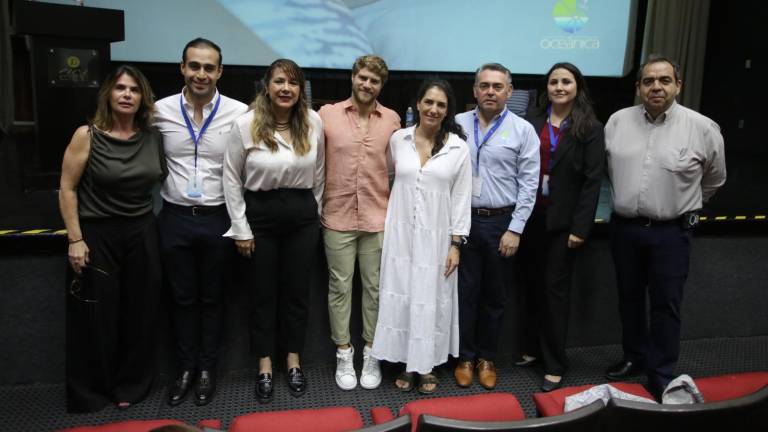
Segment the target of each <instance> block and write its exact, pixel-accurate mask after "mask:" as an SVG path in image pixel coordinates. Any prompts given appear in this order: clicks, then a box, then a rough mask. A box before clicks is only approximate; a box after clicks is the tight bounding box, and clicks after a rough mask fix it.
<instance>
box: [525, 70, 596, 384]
mask: <svg viewBox="0 0 768 432" xmlns="http://www.w3.org/2000/svg"><path fill="white" fill-rule="evenodd" d="M526 118H527V120H528V121H529V122H530V123H531V124H533V126H534V128H535V129H536V130H537V131H539V138H540V140H541V153H540V154H541V174H540V177H539V190H538V193H537V197H536V205H535V207H534V210H533V214H532V215H531V217H530V218H529V220H528V223H527V224H526V228H525V232H524V233H523V238H522V241H521V245H520V256H519V259H520V260H521V261H522V263H521V264H522V265H520V266H518V268H520V269H521V273H522V276H523V281H524V283H525V286H526V288H525V292H526V294H527V297H528V298H527V302H528V304H529V305H531V306H532V307H529V308H527V309H528V310H529V311H533V312H534V313H535V314H537V315H538V317H537V318H536V319H535V320H526V322H525V323H524V326H525V327H526V329H525V332H526V333H527V337H524V343H523V345H524V348H525V349H526V351H524V352H525V354H523V358H522V360H521V361H520V362H518V365H521V366H525V365H528V364H531V363H533V362H534V361H535V359H536V358H535V357H534V356H537V355H540V356H541V358H542V361H543V364H544V373H545V375H544V381H543V383H542V385H541V389H542V390H543V391H551V390H554V389H556V388H559V387H560V386H561V384H562V378H563V375H564V374H565V370H566V367H567V360H568V359H567V357H566V354H565V342H566V337H567V332H568V315H569V308H570V300H569V295H570V288H571V275H572V273H573V259H574V256H575V254H576V253H578V251H579V249H580V247H581V246H582V245H583V244H584V242H585V241H586V240H587V237H588V236H589V232H590V230H591V228H592V225H593V223H594V219H595V211H596V209H597V200H598V198H599V195H600V183H601V181H602V178H603V167H604V164H605V143H604V140H603V125H602V124H601V123H600V122H599V121H598V120H597V118H596V117H595V113H594V111H593V109H592V103H591V101H590V99H589V93H588V90H587V85H586V82H585V80H584V76H583V75H582V74H581V71H579V69H578V68H577V67H576V66H574V65H573V64H571V63H557V64H555V65H554V66H552V68H551V69H550V70H549V72H548V73H547V75H546V81H545V85H544V89H543V91H541V92H540V93H539V100H538V104H537V107H536V109H535V110H534V112H533V113H530V114H529V115H528V116H527V117H526ZM532 321H533V322H532ZM537 328H538V337H536V336H537V335H536V333H537V332H536V329H537ZM536 339H538V340H536ZM537 342H538V344H537ZM536 345H538V349H537V347H536Z"/></svg>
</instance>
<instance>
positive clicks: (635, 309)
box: [611, 218, 691, 394]
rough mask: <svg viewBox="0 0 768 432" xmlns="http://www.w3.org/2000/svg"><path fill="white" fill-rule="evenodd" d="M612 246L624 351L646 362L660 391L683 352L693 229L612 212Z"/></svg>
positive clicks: (650, 381) (651, 382)
mask: <svg viewBox="0 0 768 432" xmlns="http://www.w3.org/2000/svg"><path fill="white" fill-rule="evenodd" d="M611 251H612V254H613V260H614V263H615V265H616V282H617V287H618V290H619V313H620V315H621V324H622V328H623V334H622V336H623V339H622V341H623V342H622V343H623V348H624V355H625V357H626V358H627V359H628V360H632V361H634V362H638V363H640V364H645V365H646V368H647V373H648V384H649V386H650V388H651V389H652V390H654V391H656V392H659V394H660V390H663V389H664V388H665V387H666V386H667V384H668V383H669V381H671V380H672V379H673V378H674V372H675V366H676V364H677V359H678V357H679V356H680V307H681V304H682V300H683V286H684V285H685V280H686V278H687V277H688V264H689V257H690V252H691V232H690V231H687V230H684V229H682V227H681V226H680V224H679V223H677V222H670V223H667V224H663V225H652V226H649V227H646V226H642V225H638V224H633V223H631V222H626V221H620V220H617V218H613V221H612V222H611ZM646 293H647V296H648V298H649V299H650V320H649V319H648V315H647V314H646ZM649 321H650V322H649Z"/></svg>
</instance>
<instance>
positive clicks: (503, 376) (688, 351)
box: [0, 336, 768, 431]
mask: <svg viewBox="0 0 768 432" xmlns="http://www.w3.org/2000/svg"><path fill="white" fill-rule="evenodd" d="M359 351H362V350H359ZM359 356H360V355H359V353H358V357H359ZM569 356H570V359H571V368H570V371H569V373H568V375H567V376H566V378H565V383H564V385H566V386H571V385H582V384H590V383H594V384H600V383H604V382H606V381H605V379H604V378H603V372H604V369H606V368H607V367H608V366H610V365H611V364H612V363H613V362H615V361H616V360H617V359H618V358H619V357H620V356H621V347H620V346H618V345H606V346H597V347H588V348H573V349H570V350H569ZM330 361H331V359H329V360H328V362H327V363H317V364H305V365H304V368H305V372H306V374H307V376H308V379H309V380H310V381H309V382H310V387H309V389H308V391H307V394H306V395H304V397H301V398H294V397H292V396H290V395H289V393H288V389H287V386H286V384H285V383H284V379H285V376H284V374H283V373H282V372H278V373H277V374H276V379H277V380H278V383H277V387H276V389H275V399H274V400H273V401H272V403H270V404H267V405H260V404H259V403H258V402H256V400H255V397H254V379H255V372H254V371H253V370H237V371H231V372H228V373H226V374H223V375H222V376H220V377H219V381H218V388H217V394H216V397H215V399H214V401H213V402H212V403H211V404H210V405H208V406H205V407H197V406H195V405H194V404H193V403H192V401H191V400H189V399H188V400H187V401H186V402H184V403H183V404H182V405H180V406H178V407H175V408H171V407H169V406H168V405H166V403H165V391H166V390H165V385H166V382H167V381H168V379H169V377H166V376H160V377H159V378H158V380H157V382H156V384H155V387H154V389H153V390H152V392H151V394H150V396H149V397H148V398H147V399H146V400H145V401H144V402H142V403H140V404H137V405H135V406H133V407H131V408H129V409H128V410H125V411H120V410H117V409H116V408H111V407H110V408H106V409H104V410H102V411H101V412H98V413H93V414H77V415H73V414H67V413H66V412H65V409H64V386H63V385H62V384H29V385H15V386H5V387H0V425H2V426H0V429H2V430H7V431H44V430H56V429H60V428H64V427H71V426H76V425H88V424H102V423H109V422H114V421H120V420H129V419H159V418H174V419H179V420H183V421H186V422H188V423H191V424H195V423H197V422H198V421H200V420H203V419H211V418H216V419H221V420H222V422H223V427H225V428H226V427H228V426H229V424H230V422H231V421H232V419H233V418H234V417H236V416H238V415H242V414H247V413H250V412H255V411H266V410H288V409H302V408H321V407H328V406H353V407H355V408H357V409H358V410H359V411H360V413H361V414H362V415H363V418H364V420H365V422H366V424H371V419H370V414H369V409H370V408H372V407H374V406H387V407H389V408H390V409H392V410H393V411H396V410H398V409H399V408H400V407H401V406H402V405H403V404H404V403H406V402H408V401H409V400H412V399H415V398H425V397H427V396H421V395H419V394H418V393H416V392H411V393H401V392H399V391H398V390H396V389H395V388H394V385H393V384H392V382H393V380H394V377H395V375H396V374H397V373H398V372H399V368H398V367H397V366H396V365H389V364H385V365H384V368H383V371H384V382H383V383H382V385H381V387H379V388H378V389H376V390H363V389H361V388H360V387H358V388H357V389H355V390H353V391H342V390H340V389H339V388H337V387H336V384H335V382H334V378H333V376H334V369H335V365H334V364H332V363H330ZM513 361H514V359H512V358H510V357H504V358H501V359H499V361H498V362H497V365H498V369H499V382H498V387H497V390H496V391H503V392H509V393H512V394H514V395H516V396H517V398H518V399H519V400H520V403H521V405H522V406H523V409H524V410H525V413H526V415H527V416H528V417H534V416H536V411H535V407H534V405H533V400H532V399H531V394H532V393H534V392H536V391H538V386H539V384H540V380H541V370H540V369H538V368H537V367H533V368H518V367H514V366H513ZM360 362H361V360H360V359H359V358H357V359H356V363H357V368H358V371H359V368H360ZM765 370H768V336H757V337H748V338H729V339H700V340H692V341H685V342H683V344H682V355H681V358H680V363H679V365H678V373H687V374H689V375H691V376H693V377H694V378H696V377H704V376H711V375H719V374H725V373H736V372H749V371H765ZM437 376H438V377H439V378H440V386H439V389H438V391H437V393H436V394H434V395H431V396H429V397H441V396H456V395H466V394H475V393H484V392H485V390H483V388H482V387H480V385H479V384H477V383H475V385H474V386H473V387H471V388H470V389H467V390H465V389H460V388H458V387H457V386H456V385H455V384H454V382H453V371H452V369H451V364H448V365H446V366H445V367H442V368H440V369H438V370H437ZM638 381H640V382H642V381H643V379H642V378H638Z"/></svg>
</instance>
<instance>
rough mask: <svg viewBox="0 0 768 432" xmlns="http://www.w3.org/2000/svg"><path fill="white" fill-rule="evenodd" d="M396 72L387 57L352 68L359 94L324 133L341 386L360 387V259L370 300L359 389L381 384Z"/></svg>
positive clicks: (331, 305) (326, 112)
mask: <svg viewBox="0 0 768 432" xmlns="http://www.w3.org/2000/svg"><path fill="white" fill-rule="evenodd" d="M388 74H389V71H388V69H387V64H386V63H385V62H384V60H383V59H382V58H380V57H377V56H373V55H367V56H362V57H360V58H358V59H357V60H356V61H355V64H354V66H353V67H352V96H351V97H350V98H349V99H347V100H345V101H342V102H339V103H335V104H331V105H325V106H323V107H322V108H321V109H320V117H321V118H322V119H323V127H324V129H325V143H326V150H325V155H326V156H325V164H326V180H325V195H324V198H323V214H322V218H321V220H322V223H323V227H324V230H323V239H324V241H325V254H326V258H327V261H328V279H329V281H328V285H329V286H328V312H329V315H330V321H331V339H333V342H334V343H335V344H336V347H337V352H336V384H337V385H338V386H339V387H340V388H341V389H343V390H352V389H354V388H355V387H357V374H356V373H355V369H354V366H353V361H352V360H353V357H354V348H353V347H352V345H351V344H350V335H349V317H350V313H351V305H352V277H353V275H354V272H355V259H356V258H357V259H358V260H359V267H360V279H361V280H362V288H363V299H362V314H363V339H364V340H365V349H364V350H363V370H362V373H361V376H360V385H361V386H362V387H363V388H366V389H374V388H376V387H378V386H379V384H381V371H380V369H379V362H378V360H376V359H374V358H373V357H371V355H370V350H371V344H372V343H373V335H374V331H375V329H376V320H377V318H378V312H379V266H380V264H381V247H382V242H383V238H384V236H383V231H384V217H385V215H386V212H387V201H388V199H389V179H388V174H387V171H388V168H387V159H388V157H387V155H388V152H389V137H390V136H391V135H392V133H393V132H395V131H396V130H398V129H399V128H400V116H398V115H397V113H395V112H394V111H392V110H390V109H388V108H386V107H384V106H382V105H381V104H379V103H378V102H377V101H376V98H377V97H378V96H379V93H380V92H381V89H382V87H383V86H384V83H386V81H387V76H388Z"/></svg>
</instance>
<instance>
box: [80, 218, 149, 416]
mask: <svg viewBox="0 0 768 432" xmlns="http://www.w3.org/2000/svg"><path fill="white" fill-rule="evenodd" d="M80 227H81V230H82V232H83V238H84V239H85V242H86V244H87V245H88V248H89V249H90V264H89V267H87V268H86V269H84V271H83V275H82V277H79V278H78V279H79V281H76V282H75V284H74V285H72V284H71V282H72V280H73V278H74V277H75V276H74V274H73V273H72V271H71V269H70V271H69V274H68V284H67V294H66V387H67V411H69V412H93V411H98V410H100V409H102V408H104V406H106V405H107V404H109V403H113V402H130V403H137V402H139V401H141V400H142V399H144V397H146V395H147V393H148V392H149V390H150V387H151V385H152V381H153V378H154V375H155V373H154V372H155V371H154V365H155V355H154V346H155V338H154V335H155V334H156V332H157V328H156V318H157V315H158V304H159V293H160V287H161V274H160V256H159V253H158V252H159V250H160V245H159V242H158V235H157V225H156V223H155V216H154V215H153V214H152V213H148V214H146V215H143V216H139V217H132V218H126V217H113V218H105V219H98V220H81V221H80Z"/></svg>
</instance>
